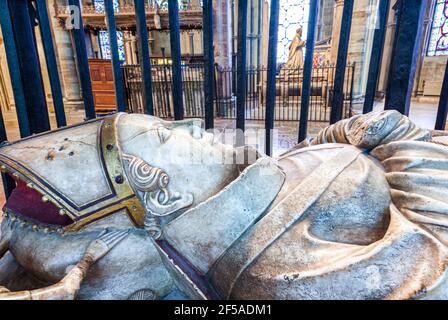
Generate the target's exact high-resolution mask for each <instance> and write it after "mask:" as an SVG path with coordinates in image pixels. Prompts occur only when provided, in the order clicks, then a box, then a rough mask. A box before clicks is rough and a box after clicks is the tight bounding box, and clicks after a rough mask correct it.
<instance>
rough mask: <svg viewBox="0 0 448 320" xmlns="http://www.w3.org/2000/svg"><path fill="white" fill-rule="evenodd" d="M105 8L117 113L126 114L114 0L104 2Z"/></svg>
mask: <svg viewBox="0 0 448 320" xmlns="http://www.w3.org/2000/svg"><path fill="white" fill-rule="evenodd" d="M104 8H105V10H106V18H107V19H106V20H107V30H108V33H109V45H110V52H111V56H112V69H113V74H114V85H115V101H116V103H117V111H118V112H124V111H125V110H126V104H125V102H124V93H123V78H122V76H121V68H120V56H119V54H118V40H117V26H116V24H115V12H114V4H113V2H112V0H104Z"/></svg>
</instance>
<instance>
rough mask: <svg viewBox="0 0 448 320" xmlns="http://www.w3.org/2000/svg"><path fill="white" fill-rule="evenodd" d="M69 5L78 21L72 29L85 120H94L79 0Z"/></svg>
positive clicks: (72, 1) (70, 0)
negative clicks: (77, 13)
mask: <svg viewBox="0 0 448 320" xmlns="http://www.w3.org/2000/svg"><path fill="white" fill-rule="evenodd" d="M68 3H69V5H70V7H71V8H70V14H75V15H74V17H75V19H76V18H79V21H76V24H78V26H79V28H76V24H75V27H74V28H73V40H74V43H75V50H76V60H77V62H78V73H79V81H80V82H81V89H82V96H83V99H84V109H85V112H86V118H87V119H93V118H95V103H94V100H93V92H92V80H91V79H90V71H89V70H90V69H89V61H88V58H87V49H86V40H85V33H84V24H83V22H82V16H81V6H80V5H79V0H69V1H68ZM75 7H77V9H75V10H78V12H79V16H77V15H76V12H74V11H73V9H74V8H75Z"/></svg>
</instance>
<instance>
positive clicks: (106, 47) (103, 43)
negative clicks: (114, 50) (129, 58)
mask: <svg viewBox="0 0 448 320" xmlns="http://www.w3.org/2000/svg"><path fill="white" fill-rule="evenodd" d="M98 36H99V40H100V49H101V57H102V58H103V59H108V60H110V59H112V54H111V52H110V42H109V33H108V32H107V31H100V32H99V35H98ZM117 42H118V58H119V59H120V61H125V53H124V41H123V32H121V31H117Z"/></svg>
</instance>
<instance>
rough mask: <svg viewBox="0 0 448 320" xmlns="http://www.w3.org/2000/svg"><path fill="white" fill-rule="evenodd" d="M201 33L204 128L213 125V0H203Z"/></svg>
mask: <svg viewBox="0 0 448 320" xmlns="http://www.w3.org/2000/svg"><path fill="white" fill-rule="evenodd" d="M202 33H203V39H204V40H203V43H204V97H205V105H204V110H205V128H206V129H210V128H213V127H214V123H213V122H214V117H213V84H214V65H215V59H214V53H213V0H204V2H203V13H202Z"/></svg>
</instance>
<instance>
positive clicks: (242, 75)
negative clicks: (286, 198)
mask: <svg viewBox="0 0 448 320" xmlns="http://www.w3.org/2000/svg"><path fill="white" fill-rule="evenodd" d="M246 49H247V0H238V36H237V67H236V82H237V83H236V86H237V88H236V90H237V92H236V128H237V129H239V130H240V131H239V133H237V137H236V138H237V141H236V144H237V145H239V146H240V145H244V135H243V134H242V132H244V129H245V112H246V100H245V99H246V85H247V83H246V80H247V74H246V65H247V60H246V57H247V54H246V53H247V52H246Z"/></svg>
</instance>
